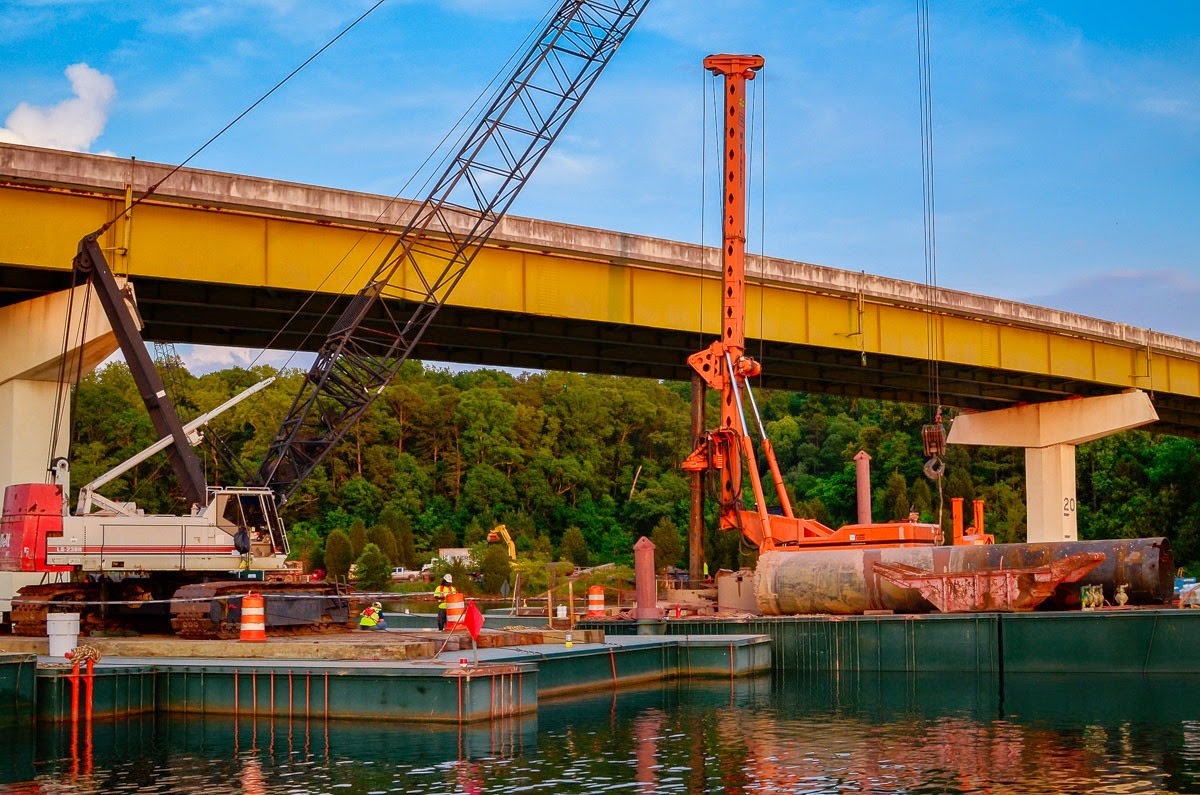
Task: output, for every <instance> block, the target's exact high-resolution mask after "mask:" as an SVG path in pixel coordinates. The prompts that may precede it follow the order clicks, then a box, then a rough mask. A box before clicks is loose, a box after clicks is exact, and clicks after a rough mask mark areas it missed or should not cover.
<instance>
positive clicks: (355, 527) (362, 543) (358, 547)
mask: <svg viewBox="0 0 1200 795" xmlns="http://www.w3.org/2000/svg"><path fill="white" fill-rule="evenodd" d="M366 546H367V526H366V525H365V524H364V523H363V520H362V519H355V520H354V523H353V524H351V525H350V549H351V551H352V552H353V553H354V558H355V560H357V559H358V556H359V555H361V554H362V553H363V549H365V548H366Z"/></svg>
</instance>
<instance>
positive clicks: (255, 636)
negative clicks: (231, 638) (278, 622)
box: [238, 593, 267, 643]
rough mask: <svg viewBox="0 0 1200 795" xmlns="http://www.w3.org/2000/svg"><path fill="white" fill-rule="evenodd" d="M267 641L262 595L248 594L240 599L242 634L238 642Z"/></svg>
mask: <svg viewBox="0 0 1200 795" xmlns="http://www.w3.org/2000/svg"><path fill="white" fill-rule="evenodd" d="M266 639H267V616H266V612H265V611H264V609H263V598H262V594H258V593H248V594H246V595H245V596H243V597H242V634H241V637H240V638H238V640H243V641H252V642H259V643H261V642H262V641H265V640H266Z"/></svg>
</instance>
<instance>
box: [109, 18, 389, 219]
mask: <svg viewBox="0 0 1200 795" xmlns="http://www.w3.org/2000/svg"><path fill="white" fill-rule="evenodd" d="M385 2H387V0H377V2H375V3H374V4H373V5H372V6H371V7H370V8H368V9H367V10H366V11H364V12H362V14H360V15H359V16H358V18H357V19H355V20H354V21H353V22H351V23H350V24H349V25H347V26H346V27H344V28H342V30H341V31H340V32H339V33H338V34H337V35H336V36H334V37H333V38H332V39H330V40H329V41H327V42H325V44H324V45H322V46H321V48H320V49H318V50H317V51H316V52H314V53H313V54H312V55H310V56H308V58H306V59H305V60H304V62H303V63H301V64H300V65H299V66H297V67H296V68H295V69H293V70H292V71H290V72H288V74H287V75H286V76H285V77H284V78H283V79H282V80H280V81H279V82H278V83H276V84H275V85H273V86H272V87H271V88H270V89H268V90H267V92H266V93H265V94H263V95H262V96H261V97H259V98H258V99H256V100H254V102H252V103H250V105H249V106H247V107H246V109H245V110H243V111H242V112H241V113H239V114H238V115H237V116H235V117H234V118H233V120H232V121H230V122H229V123H228V124H226V125H225V126H224V127H222V128H221V129H220V130H217V132H216V133H214V134H213V135H212V137H210V138H209V139H208V140H207V141H205V142H204V143H203V144H201V145H200V146H199V147H198V148H197V149H196V151H194V152H192V153H191V154H190V155H188V156H187V157H186V158H184V160H183V161H182V162H181V163H179V165H177V166H175V167H174V168H172V169H171V170H170V171H168V172H167V173H166V174H165V175H163V177H162V179H160V180H159V181H158V182H155V183H154V184H153V185H151V186H150V187H149V188H147V189H146V192H145V193H143V194H142V195H141V196H139V197H138V198H137V199H136V200H135V201H133V202H132V203H131V204H130V205H129V206H128V207H125V208H124V209H123V210H121V212H119V213H117V214H116V215H114V216H112V217H111V218H109V219H108V220H107V221H105V222H104V224H103V225H102V226H101V227H100V228H99V229H97V230H96V232H95V233H94V234H95V236H96V237H99V236H100V235H102V234H103V233H104V232H106V231H108V228H109V227H110V226H112V225H113V224H115V223H116V222H117V220H118V219H120V218H121V217H122V216H127V215H129V214H130V213H132V212H133V208H134V207H137V206H138V205H139V204H141V203H142V202H144V201H145V200H146V199H148V198H150V197H151V196H152V195H154V193H155V192H156V191H157V190H158V189H159V188H160V187H162V184H163V183H164V182H166V181H167V180H168V179H170V178H171V177H173V176H175V173H176V172H177V171H179V169H181V168H183V167H184V166H186V165H187V164H188V163H190V162H192V161H193V160H194V159H195V158H196V157H197V156H198V155H199V154H200V153H201V152H203V151H204V150H205V149H207V148H208V147H209V146H211V145H212V144H213V142H215V141H216V140H217V139H218V138H220V137H221V136H222V135H224V134H225V133H227V132H229V130H230V129H231V128H232V127H233V126H234V125H235V124H237V123H238V122H239V121H241V120H242V119H244V118H245V117H246V116H247V115H249V114H250V112H251V111H253V110H254V109H255V108H257V107H258V106H259V105H261V104H262V103H263V102H265V101H266V100H267V98H268V97H270V96H271V95H272V94H274V93H275V92H276V91H278V90H279V89H281V88H283V86H284V84H285V83H287V82H288V81H289V80H291V79H292V78H293V77H295V76H296V75H298V74H300V72H301V71H303V70H304V69H305V67H307V66H308V65H309V64H311V63H312V62H313V61H315V60H316V59H317V58H318V57H320V55H321V54H322V53H323V52H325V51H326V50H328V49H329V48H330V47H332V46H333V45H334V44H336V43H337V41H338V40H339V39H341V38H342V37H343V36H345V35H346V34H347V33H349V32H350V31H351V30H353V29H354V28H355V27H356V26H357V25H358V23H360V22H362V21H363V20H364V19H366V18H367V17H369V16H370V15H371V14H372V13H374V11H375V10H376V9H377V8H379V7H380V6H381V5H383V4H384V3H385Z"/></svg>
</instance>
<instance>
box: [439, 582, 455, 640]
mask: <svg viewBox="0 0 1200 795" xmlns="http://www.w3.org/2000/svg"><path fill="white" fill-rule="evenodd" d="M452 593H458V591H456V590H454V577H452V576H451V575H449V574H447V575H446V576H445V577H443V578H442V582H441V584H440V585H438V587H436V588H434V589H433V595H434V596H436V597H437V600H438V632H441V631H442V630H444V629H445V628H446V606H447V605H446V600H448V599H449V598H450V594H452Z"/></svg>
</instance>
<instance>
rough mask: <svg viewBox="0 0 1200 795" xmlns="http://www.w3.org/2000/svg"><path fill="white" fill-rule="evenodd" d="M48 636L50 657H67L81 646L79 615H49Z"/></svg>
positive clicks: (47, 616)
mask: <svg viewBox="0 0 1200 795" xmlns="http://www.w3.org/2000/svg"><path fill="white" fill-rule="evenodd" d="M46 635H48V636H49V638H50V656H51V657H65V656H66V654H67V652H69V651H70V650H71V649H73V648H75V647H76V646H78V645H79V614H78V613H48V614H47V615H46Z"/></svg>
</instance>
